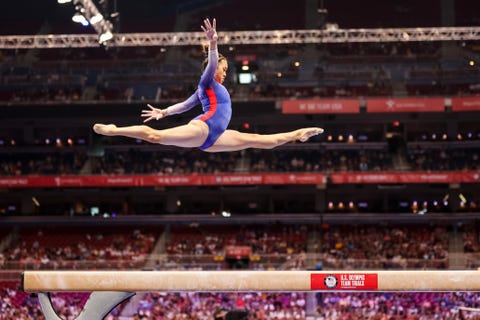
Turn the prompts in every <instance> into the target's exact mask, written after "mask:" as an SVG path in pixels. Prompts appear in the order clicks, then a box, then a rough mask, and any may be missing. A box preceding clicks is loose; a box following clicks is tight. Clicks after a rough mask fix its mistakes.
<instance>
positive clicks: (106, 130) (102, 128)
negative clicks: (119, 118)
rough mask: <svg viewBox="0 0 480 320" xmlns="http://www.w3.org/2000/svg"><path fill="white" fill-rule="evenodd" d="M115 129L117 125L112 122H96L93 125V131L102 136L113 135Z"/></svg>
mask: <svg viewBox="0 0 480 320" xmlns="http://www.w3.org/2000/svg"><path fill="white" fill-rule="evenodd" d="M115 129H117V126H116V125H114V124H102V123H96V124H94V125H93V131H95V132H96V133H98V134H102V135H104V136H113V135H115Z"/></svg>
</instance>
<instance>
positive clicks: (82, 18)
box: [57, 0, 113, 44]
mask: <svg viewBox="0 0 480 320" xmlns="http://www.w3.org/2000/svg"><path fill="white" fill-rule="evenodd" d="M57 1H58V2H59V3H60V1H68V0H57ZM73 5H74V6H75V10H76V11H77V12H76V13H75V15H74V16H73V17H72V20H73V21H75V22H78V23H81V24H82V25H84V26H88V25H89V24H90V25H91V26H92V27H93V28H94V29H95V31H96V32H97V34H98V36H99V39H98V42H99V43H100V44H105V43H106V42H107V41H109V40H112V39H113V25H112V23H111V22H110V21H108V20H107V19H105V17H104V15H103V14H102V13H101V12H100V11H99V10H98V8H97V6H96V5H95V3H93V1H92V0H73Z"/></svg>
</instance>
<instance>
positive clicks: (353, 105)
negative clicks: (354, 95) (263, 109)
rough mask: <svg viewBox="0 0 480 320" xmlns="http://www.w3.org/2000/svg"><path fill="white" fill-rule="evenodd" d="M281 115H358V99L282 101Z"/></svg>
mask: <svg viewBox="0 0 480 320" xmlns="http://www.w3.org/2000/svg"><path fill="white" fill-rule="evenodd" d="M282 112H283V113H290V114H293V113H297V114H306V113H360V102H359V101H358V99H312V100H283V101H282Z"/></svg>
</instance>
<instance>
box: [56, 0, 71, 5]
mask: <svg viewBox="0 0 480 320" xmlns="http://www.w3.org/2000/svg"><path fill="white" fill-rule="evenodd" d="M57 2H58V3H59V4H65V3H69V2H72V0H57Z"/></svg>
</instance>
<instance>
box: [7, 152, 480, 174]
mask: <svg viewBox="0 0 480 320" xmlns="http://www.w3.org/2000/svg"><path fill="white" fill-rule="evenodd" d="M392 157H393V156H392V153H391V152H390V151H389V150H388V149H387V148H386V147H385V148H384V149H381V150H371V149H364V148H358V149H352V150H348V149H347V150H342V149H338V150H335V149H324V148H319V147H318V146H315V147H313V146H312V148H311V149H304V148H303V149H295V150H290V149H282V150H269V151H268V152H264V151H261V150H247V151H244V152H231V153H203V152H200V151H198V150H187V151H185V150H176V151H175V152H171V151H151V150H139V149H136V148H131V149H130V150H129V151H118V150H115V149H114V148H113V149H108V150H107V151H106V152H105V154H104V155H103V156H100V157H98V156H88V155H87V153H86V152H85V151H82V150H81V149H78V150H75V151H73V150H67V149H64V150H62V151H61V152H60V151H55V152H51V153H27V154H23V153H11V154H10V156H9V157H8V158H3V159H2V160H0V176H23V175H68V174H73V175H75V174H102V175H105V174H108V175H122V174H157V175H169V174H176V175H183V174H201V173H210V174H211V173H235V172H252V173H262V172H322V173H330V172H359V171H365V172H372V171H387V170H399V169H400V168H396V167H395V163H393V161H392ZM479 157H480V151H479V150H478V149H477V148H461V147H457V148H431V149H430V148H420V147H414V148H411V149H408V150H407V153H406V155H405V158H404V159H405V162H403V163H404V166H403V167H402V168H401V169H400V170H404V171H405V170H408V171H457V170H458V171H463V170H477V169H478V168H479ZM240 162H241V166H240V165H239V163H240ZM87 164H88V165H87Z"/></svg>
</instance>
